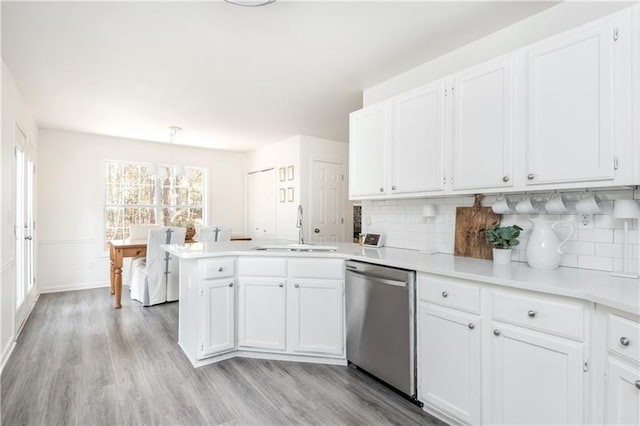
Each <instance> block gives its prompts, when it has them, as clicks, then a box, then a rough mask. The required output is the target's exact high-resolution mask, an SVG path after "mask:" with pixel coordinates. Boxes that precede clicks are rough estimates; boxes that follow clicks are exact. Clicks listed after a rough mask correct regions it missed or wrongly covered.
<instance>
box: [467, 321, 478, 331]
mask: <svg viewBox="0 0 640 426" xmlns="http://www.w3.org/2000/svg"><path fill="white" fill-rule="evenodd" d="M468 327H469V330H473V329H474V328H476V325H475V324H474V323H472V322H470V323H469V324H468Z"/></svg>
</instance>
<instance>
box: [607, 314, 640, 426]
mask: <svg viewBox="0 0 640 426" xmlns="http://www.w3.org/2000/svg"><path fill="white" fill-rule="evenodd" d="M606 323H607V327H606V334H607V355H606V374H605V378H606V380H605V382H606V387H605V389H606V394H605V404H604V412H605V422H606V423H607V424H634V425H637V424H640V323H638V322H637V321H633V320H631V319H628V318H623V317H621V316H619V315H616V314H613V313H609V314H608V315H607V316H606Z"/></svg>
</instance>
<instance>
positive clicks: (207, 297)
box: [197, 278, 236, 359]
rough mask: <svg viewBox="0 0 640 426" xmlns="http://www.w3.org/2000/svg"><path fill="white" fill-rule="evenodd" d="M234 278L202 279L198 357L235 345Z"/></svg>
mask: <svg viewBox="0 0 640 426" xmlns="http://www.w3.org/2000/svg"><path fill="white" fill-rule="evenodd" d="M234 283H235V281H234V279H233V278H228V279H217V280H211V281H204V282H203V284H202V289H201V295H200V296H201V297H200V299H199V301H198V304H199V306H198V313H199V315H200V321H199V322H200V327H198V329H199V330H200V336H199V338H200V345H199V347H198V350H197V357H198V359H202V358H206V357H209V356H212V355H215V354H219V353H222V352H228V351H230V350H233V349H235V345H236V339H235V312H236V309H235V303H236V298H235V288H234Z"/></svg>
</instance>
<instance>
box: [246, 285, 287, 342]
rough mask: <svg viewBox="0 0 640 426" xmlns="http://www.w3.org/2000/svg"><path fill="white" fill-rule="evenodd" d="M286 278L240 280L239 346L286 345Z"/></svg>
mask: <svg viewBox="0 0 640 426" xmlns="http://www.w3.org/2000/svg"><path fill="white" fill-rule="evenodd" d="M285 281H286V280H285V278H282V279H262V278H240V279H239V280H238V285H239V289H238V293H239V303H238V346H239V347H245V348H253V349H271V350H278V351H281V350H284V349H285V343H286V342H285V327H286V326H285V319H286V312H285V306H286V305H285V303H286V287H285V285H284V283H285Z"/></svg>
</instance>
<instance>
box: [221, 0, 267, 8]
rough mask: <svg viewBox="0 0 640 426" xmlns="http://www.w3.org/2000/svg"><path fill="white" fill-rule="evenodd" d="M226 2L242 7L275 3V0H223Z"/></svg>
mask: <svg viewBox="0 0 640 426" xmlns="http://www.w3.org/2000/svg"><path fill="white" fill-rule="evenodd" d="M224 1H226V2H227V3H231V4H235V5H236V6H242V7H258V6H266V5H268V4H271V3H275V1H276V0H224Z"/></svg>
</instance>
